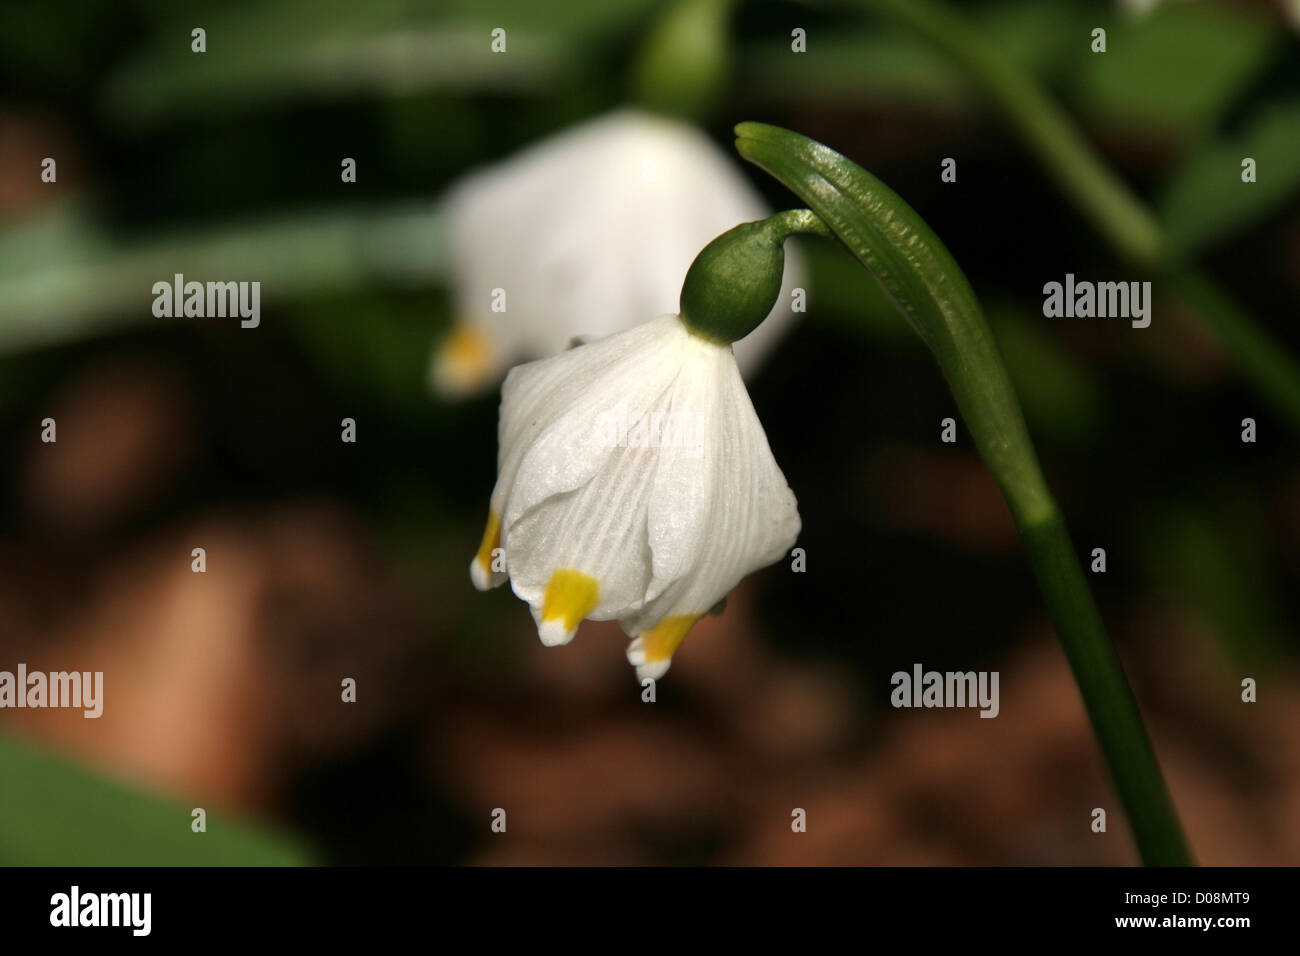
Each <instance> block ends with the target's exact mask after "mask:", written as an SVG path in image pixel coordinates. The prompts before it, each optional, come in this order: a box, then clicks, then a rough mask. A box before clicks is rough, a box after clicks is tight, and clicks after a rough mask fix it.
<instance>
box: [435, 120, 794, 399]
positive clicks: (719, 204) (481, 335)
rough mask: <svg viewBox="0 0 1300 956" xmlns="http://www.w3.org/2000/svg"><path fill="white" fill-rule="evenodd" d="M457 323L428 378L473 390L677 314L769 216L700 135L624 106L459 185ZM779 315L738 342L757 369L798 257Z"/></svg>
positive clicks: (452, 207) (453, 206) (453, 227)
mask: <svg viewBox="0 0 1300 956" xmlns="http://www.w3.org/2000/svg"><path fill="white" fill-rule="evenodd" d="M445 210H446V216H447V230H448V241H449V243H450V245H451V259H452V268H451V281H452V284H453V293H454V299H455V308H456V313H457V318H456V322H455V325H454V326H453V328H452V330H451V331H450V332H449V333H448V334H447V336H446V337H445V338H444V339H443V340H442V342H441V343H440V344H439V345H438V347H437V349H436V350H435V353H434V356H433V359H432V361H431V365H430V379H431V382H432V383H433V385H434V387H435V388H436V389H437V390H438V391H439V392H440V393H442V394H444V395H448V396H452V395H466V394H471V393H474V392H476V391H480V390H482V389H485V388H487V387H490V386H492V385H494V384H496V383H497V382H498V381H500V379H501V377H502V376H503V375H504V374H505V371H506V370H507V369H508V368H509V367H510V366H512V365H514V364H515V363H517V362H521V361H528V360H531V359H537V358H543V357H546V356H551V355H556V354H558V353H560V352H562V351H564V350H565V349H566V348H568V347H569V346H570V345H571V344H572V342H573V341H574V340H575V339H579V340H589V339H593V338H600V337H603V336H606V335H609V334H611V333H613V332H619V331H622V330H624V329H626V328H628V327H630V326H631V325H634V324H636V323H637V322H639V321H643V320H644V319H645V318H646V317H651V316H655V315H662V314H664V313H667V312H673V311H675V310H676V308H677V295H678V292H679V290H680V288H681V279H682V276H683V275H684V274H685V273H686V270H687V268H688V267H689V266H690V264H691V261H692V260H693V259H694V257H695V254H696V253H697V252H698V251H699V250H700V249H701V248H702V247H703V246H704V245H705V244H706V243H707V242H709V240H711V239H712V238H713V237H715V236H717V235H718V234H720V233H722V232H724V231H725V230H727V229H729V228H731V227H732V226H733V225H735V224H736V223H737V222H745V221H749V220H754V219H759V218H762V217H763V216H766V215H767V214H768V210H767V209H765V208H764V204H763V202H762V199H761V198H760V197H759V195H758V193H757V191H756V190H755V189H754V188H753V186H751V185H750V183H749V182H748V180H746V179H745V177H744V176H743V175H742V174H741V172H740V170H739V168H738V166H737V164H736V163H735V162H734V161H733V160H732V159H731V158H730V157H728V156H727V155H725V154H724V153H723V152H722V151H721V150H720V149H718V147H717V146H715V145H714V143H713V142H712V141H711V140H710V139H709V138H708V137H707V136H705V135H704V133H702V132H701V131H700V130H698V129H697V128H696V127H694V126H691V125H689V124H687V123H683V122H680V121H676V120H671V119H667V118H662V117H659V116H655V115H653V114H649V113H645V112H642V111H639V110H635V109H624V110H619V111H617V112H614V113H610V114H607V115H605V116H602V117H599V118H597V119H595V120H591V121H588V122H586V123H584V124H582V125H580V126H578V127H575V128H573V129H570V130H566V131H564V132H561V133H558V134H556V135H554V136H552V137H550V138H549V139H546V140H544V141H543V142H541V143H538V144H537V145H535V146H532V147H530V148H528V149H526V150H525V151H523V152H522V153H520V154H519V155H517V156H514V157H512V158H510V159H507V160H505V161H504V162H502V163H500V164H498V165H497V166H494V167H491V168H489V169H486V170H482V171H480V172H476V173H473V174H471V175H469V176H468V177H466V178H465V179H463V180H462V181H461V182H460V183H458V184H457V185H455V186H453V187H452V189H451V190H450V192H449V193H448V196H447V200H446V203H445ZM789 265H790V268H789V271H788V272H787V281H786V284H785V290H784V294H783V295H782V297H781V299H780V302H779V303H778V306H777V309H776V310H775V311H774V313H773V315H772V317H771V318H770V319H768V321H766V322H764V323H763V325H762V326H761V327H760V328H758V329H757V330H756V331H755V332H754V333H753V334H752V335H749V336H748V337H746V338H745V339H744V340H743V341H740V342H737V344H736V356H737V359H738V360H739V361H740V363H741V368H742V370H744V371H746V372H748V370H749V369H750V368H752V367H754V366H755V365H756V364H757V362H758V361H759V359H760V358H761V357H762V355H763V354H764V353H765V352H766V350H767V348H768V347H769V346H770V345H772V344H773V342H774V341H775V340H776V338H778V337H779V335H780V332H781V326H782V325H784V324H785V322H786V320H788V319H789V318H790V315H791V311H790V301H791V300H790V291H791V290H792V289H793V288H794V287H795V286H797V285H799V284H800V281H801V280H800V278H799V276H798V271H799V270H798V264H797V263H796V262H794V261H793V259H792V261H791V263H790V264H789Z"/></svg>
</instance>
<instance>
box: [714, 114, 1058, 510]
mask: <svg viewBox="0 0 1300 956" xmlns="http://www.w3.org/2000/svg"><path fill="white" fill-rule="evenodd" d="M736 136H737V140H736V149H737V150H738V151H739V152H740V154H741V155H742V156H744V157H745V158H746V159H747V160H749V161H750V162H752V163H754V164H756V165H757V166H759V167H761V168H762V169H764V170H766V171H767V172H768V173H770V174H771V175H772V176H774V177H775V178H776V179H778V180H779V181H780V182H782V183H784V184H785V186H786V187H787V188H788V189H789V190H790V191H791V192H793V193H794V194H795V195H797V196H798V197H799V198H800V199H802V200H803V201H804V202H805V203H806V204H807V205H808V208H809V209H811V210H812V211H813V212H814V213H816V214H817V216H818V217H820V218H821V220H822V221H823V222H824V223H825V224H826V225H827V226H829V227H830V228H831V230H832V231H833V232H834V233H835V235H836V236H837V237H838V238H839V239H840V241H841V242H843V243H844V245H845V246H847V247H848V249H849V251H850V252H851V253H853V255H854V256H855V257H857V259H858V261H859V262H861V263H862V264H863V265H864V266H865V267H866V268H867V271H868V272H870V273H871V275H872V276H873V277H874V278H875V279H876V281H877V282H879V283H880V285H881V286H882V287H883V288H884V290H885V292H886V293H887V294H888V296H889V298H890V299H891V300H892V301H893V303H894V305H895V306H896V307H897V308H898V309H899V310H900V311H901V312H902V313H903V317H904V318H905V319H906V320H907V322H908V324H909V325H911V327H912V329H913V330H914V331H915V332H916V333H917V334H918V335H919V336H920V337H921V340H922V341H923V342H925V344H926V346H927V347H928V348H929V349H930V351H931V352H932V353H933V354H934V356H935V358H936V359H937V360H938V362H939V367H940V369H941V371H942V372H943V375H944V378H946V379H947V381H948V386H949V388H951V390H952V393H953V397H954V398H955V399H956V400H957V406H958V408H959V409H960V410H961V413H962V417H963V418H964V419H965V421H966V425H967V427H968V428H969V429H970V433H971V437H972V438H973V439H974V441H975V445H976V447H977V448H978V449H979V450H980V454H981V455H982V456H983V457H984V460H985V461H986V462H987V463H988V465H989V468H990V470H992V472H993V474H994V476H995V477H996V478H997V479H998V483H999V484H1000V485H1001V486H1002V488H1003V490H1004V492H1005V493H1006V495H1007V500H1008V503H1009V504H1010V506H1011V509H1012V512H1013V513H1014V514H1016V515H1017V517H1018V518H1020V519H1024V520H1026V521H1030V522H1032V521H1034V520H1041V519H1042V518H1043V517H1045V516H1047V515H1050V514H1052V513H1054V511H1055V505H1054V503H1053V502H1052V500H1051V496H1050V494H1048V492H1047V489H1046V486H1045V484H1044V483H1043V480H1042V475H1041V473H1040V472H1039V470H1038V461H1037V458H1036V456H1035V455H1034V454H1033V451H1032V447H1033V446H1032V444H1031V442H1030V440H1029V433H1028V430H1027V429H1026V427H1025V421H1024V416H1023V415H1022V414H1021V410H1020V405H1019V402H1018V401H1017V399H1016V395H1015V391H1014V390H1013V388H1012V387H1011V382H1010V379H1009V378H1008V377H1007V372H1006V368H1005V367H1004V365H1003V364H1002V359H1001V356H1000V355H999V354H998V350H997V345H996V344H995V342H994V340H993V335H992V333H991V332H990V331H989V327H988V323H987V322H986V321H985V319H984V315H983V312H982V311H981V309H980V305H979V300H977V299H976V298H975V293H974V292H973V291H972V289H971V287H970V283H969V282H967V280H966V276H965V274H964V273H963V272H962V271H961V267H960V266H958V265H957V262H956V260H955V259H953V257H952V254H951V253H950V252H949V251H948V250H947V248H945V246H944V244H943V243H942V242H941V241H940V240H939V237H938V236H936V235H935V234H934V230H932V229H931V228H930V227H929V226H928V225H927V224H926V223H925V221H924V220H923V219H922V218H921V217H920V216H919V215H918V214H917V213H916V211H915V210H913V209H912V207H911V206H909V205H908V204H907V203H906V202H904V201H903V200H902V198H901V197H899V196H898V194H897V193H895V192H894V191H893V190H892V189H890V188H889V187H888V186H886V185H885V184H884V183H882V182H881V181H880V180H879V179H877V178H876V177H875V176H872V175H871V174H870V173H868V172H867V171H866V170H865V169H863V168H862V167H861V166H859V165H858V164H857V163H854V162H853V161H852V160H850V159H847V158H846V157H844V156H841V155H840V154H839V153H837V152H835V151H834V150H832V149H830V148H828V147H826V146H823V145H822V144H821V143H818V142H816V141H814V140H811V139H809V138H808V137H806V136H801V135H799V134H798V133H793V132H791V131H789V130H785V129H780V128H779V127H775V126H767V125H764V124H762V123H741V124H740V125H739V126H737V127H736Z"/></svg>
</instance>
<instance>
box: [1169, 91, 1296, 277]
mask: <svg viewBox="0 0 1300 956" xmlns="http://www.w3.org/2000/svg"><path fill="white" fill-rule="evenodd" d="M1246 157H1250V158H1251V159H1253V160H1255V163H1256V173H1255V175H1256V179H1255V181H1254V182H1252V183H1245V182H1242V179H1241V176H1242V166H1241V163H1242V160H1243V159H1245V158H1246ZM1297 187H1300V97H1289V98H1286V99H1279V100H1274V101H1272V102H1268V103H1262V104H1260V105H1258V106H1257V107H1255V108H1254V109H1252V110H1251V112H1250V114H1249V115H1248V116H1247V118H1246V119H1245V120H1244V121H1243V122H1242V123H1241V125H1240V129H1239V130H1238V131H1236V132H1235V133H1233V134H1224V135H1223V136H1220V137H1217V138H1215V139H1213V140H1211V141H1210V142H1208V143H1206V144H1204V145H1203V146H1201V147H1200V148H1198V149H1197V150H1195V151H1194V152H1193V153H1192V154H1191V155H1190V156H1189V157H1188V158H1187V159H1186V160H1185V161H1184V162H1183V163H1182V165H1181V166H1180V168H1179V169H1178V170H1177V171H1176V172H1175V173H1174V174H1173V175H1172V176H1171V177H1170V178H1169V180H1168V181H1167V182H1166V183H1165V184H1164V186H1163V188H1162V189H1161V191H1160V196H1159V199H1158V201H1157V210H1158V212H1159V215H1160V221H1161V223H1162V224H1163V225H1164V227H1165V231H1166V233H1167V235H1168V236H1169V238H1170V241H1171V242H1172V243H1173V245H1174V247H1175V248H1176V249H1177V250H1178V251H1179V252H1181V253H1183V254H1184V255H1187V256H1194V255H1196V254H1197V253H1199V252H1201V251H1203V250H1204V249H1205V248H1206V247H1207V246H1209V245H1211V244H1213V243H1216V242H1223V241H1225V240H1227V239H1230V238H1232V237H1233V236H1235V235H1239V234H1240V233H1241V232H1242V231H1244V230H1245V229H1248V228H1249V227H1250V226H1252V225H1254V224H1255V223H1257V222H1258V221H1259V220H1261V219H1263V218H1265V217H1266V216H1268V215H1269V214H1270V213H1271V212H1273V211H1274V210H1276V209H1277V208H1278V207H1279V206H1281V205H1282V204H1283V203H1284V202H1286V201H1287V200H1288V199H1289V198H1290V197H1291V196H1292V195H1294V194H1295V192H1296V189H1297Z"/></svg>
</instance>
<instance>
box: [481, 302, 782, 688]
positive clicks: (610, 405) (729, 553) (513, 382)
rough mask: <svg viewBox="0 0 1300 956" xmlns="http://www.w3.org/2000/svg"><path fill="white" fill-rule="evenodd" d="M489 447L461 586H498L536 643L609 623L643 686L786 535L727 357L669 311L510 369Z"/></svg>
mask: <svg viewBox="0 0 1300 956" xmlns="http://www.w3.org/2000/svg"><path fill="white" fill-rule="evenodd" d="M611 416H614V417H615V418H616V420H617V421H618V422H619V423H620V424H619V427H618V428H617V429H614V430H611V428H610V427H609V423H610V421H611ZM624 422H626V423H627V427H626V429H624V428H623V426H622V423H624ZM499 440H500V447H499V451H498V463H497V484H496V488H495V489H494V490H493V492H492V499H491V506H490V511H489V517H488V525H487V530H486V532H485V533H484V536H483V543H482V545H481V546H480V548H479V551H478V554H477V555H476V556H475V558H474V560H473V561H472V562H471V564H470V576H471V578H472V579H473V581H474V584H475V586H476V587H478V588H479V589H481V590H485V589H487V588H489V587H495V586H497V585H500V584H502V583H504V582H505V580H506V579H507V576H508V577H509V580H510V582H511V585H512V587H513V588H514V591H515V594H517V595H518V596H519V597H520V598H522V599H523V600H524V601H527V602H528V604H529V605H530V606H531V607H532V612H533V617H534V618H535V619H536V621H537V625H538V634H539V636H540V637H541V640H542V643H544V644H547V645H555V644H564V643H566V642H568V641H569V640H570V639H571V638H572V637H573V633H574V631H575V630H576V629H577V627H578V624H579V622H580V621H582V620H583V619H584V618H591V619H593V620H611V619H617V620H618V621H619V622H620V623H621V624H622V625H623V629H624V630H625V631H626V632H627V633H628V635H629V636H631V637H633V638H634V640H633V641H632V643H631V645H630V646H629V648H628V660H629V661H631V663H632V664H634V665H636V668H637V674H638V676H640V677H642V678H646V677H651V678H658V677H660V676H662V675H663V674H664V672H665V671H667V670H668V665H669V663H670V660H671V658H672V655H673V652H674V651H675V650H676V649H677V646H678V645H679V644H680V643H681V641H682V638H683V637H685V635H686V632H687V631H688V630H689V629H690V628H691V626H692V625H693V624H694V623H695V621H696V620H698V619H699V617H700V616H701V615H703V614H704V613H706V612H708V611H709V610H710V609H711V608H713V607H714V606H715V605H716V604H717V603H718V602H719V601H720V600H721V599H722V598H724V597H725V596H726V594H727V592H728V591H730V590H731V589H732V588H733V587H735V586H736V584H737V583H738V582H739V581H740V579H741V578H743V577H744V576H745V575H747V574H749V573H750V572H752V571H756V570H758V569H759V568H761V567H764V566H766V565H768V564H771V563H772V562H773V561H775V560H777V559H778V558H779V557H780V556H781V555H782V554H784V553H785V552H787V551H788V550H789V549H790V547H791V546H792V545H793V544H794V541H795V538H796V536H797V535H798V533H799V514H798V510H797V507H796V504H795V498H794V494H793V492H791V490H790V488H789V486H788V485H787V484H786V480H785V476H784V475H782V474H781V469H780V468H779V467H778V466H777V464H776V461H775V459H774V458H773V457H772V451H771V449H770V448H769V447H768V443H767V436H766V435H765V434H764V432H763V426H762V425H761V424H760V423H759V420H758V416H757V415H756V414H755V412H754V406H753V404H752V403H751V402H750V399H749V393H748V392H747V391H746V390H745V385H744V383H743V382H742V381H741V378H740V371H739V368H738V367H737V364H736V359H735V356H734V355H733V353H732V349H731V346H729V345H725V344H718V343H716V342H713V341H711V340H708V339H705V338H702V337H700V336H698V335H696V334H694V333H692V332H690V331H688V330H687V328H686V326H685V325H684V324H683V323H682V320H681V319H680V318H679V317H678V316H675V315H666V316H663V317H662V318H659V319H656V320H654V321H651V322H647V323H644V324H642V325H639V326H636V327H634V328H632V329H628V330H626V331H624V332H620V333H617V334H615V335H611V336H609V337H607V338H603V339H600V340H599V341H596V342H592V343H590V344H587V345H584V346H581V347H579V348H575V349H573V350H571V351H567V352H563V353H561V354H560V355H557V356H554V357H553V358H549V359H543V360H541V361H537V362H532V363H530V364H527V365H523V366H520V367H518V368H515V369H514V370H512V371H511V372H510V374H509V376H508V377H507V378H506V382H505V386H504V389H503V395H502V402H501V421H500V435H499ZM503 569H504V570H503Z"/></svg>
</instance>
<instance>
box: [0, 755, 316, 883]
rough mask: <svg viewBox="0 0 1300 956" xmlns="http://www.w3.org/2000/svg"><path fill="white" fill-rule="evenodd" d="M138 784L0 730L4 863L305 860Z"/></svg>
mask: <svg viewBox="0 0 1300 956" xmlns="http://www.w3.org/2000/svg"><path fill="white" fill-rule="evenodd" d="M191 809H192V808H191V807H186V806H182V805H180V804H178V803H174V802H172V801H169V800H163V799H162V798H160V797H155V796H151V795H149V794H145V793H142V792H140V791H137V790H134V789H132V788H130V787H127V786H124V785H123V784H120V783H117V782H115V781H111V780H108V779H107V778H104V777H101V776H99V775H98V774H96V773H92V772H90V771H88V770H85V769H83V768H81V767H79V766H77V765H75V764H73V763H71V762H69V761H67V760H64V759H63V758H60V757H54V756H51V755H49V754H47V753H44V752H43V751H41V750H37V749H35V748H33V747H31V746H30V745H28V744H20V743H18V742H16V741H14V740H12V739H8V738H4V737H0V865H2V866H302V865H305V864H308V863H310V862H311V860H310V858H309V856H308V854H307V852H306V851H305V850H304V849H303V848H302V847H301V846H299V845H297V844H296V843H295V842H293V841H292V840H290V839H288V838H286V837H284V836H279V835H273V834H270V833H267V832H264V831H261V830H259V829H255V828H253V827H250V826H247V825H245V824H241V823H234V822H232V821H230V820H227V819H225V818H223V817H221V816H219V815H216V814H213V813H208V816H207V832H206V833H194V832H193V831H191V829H190V824H191V816H190V812H191Z"/></svg>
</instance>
